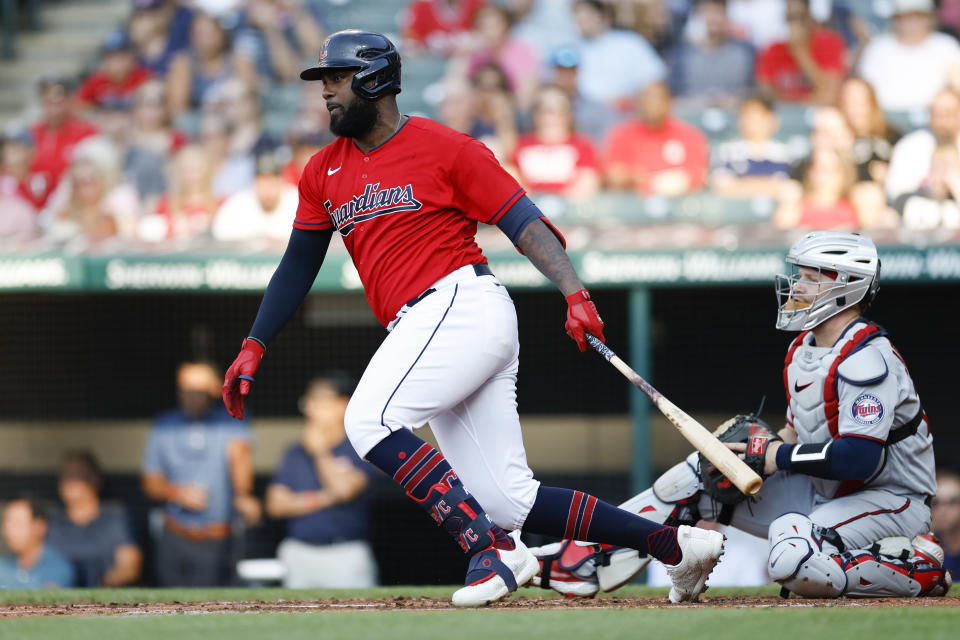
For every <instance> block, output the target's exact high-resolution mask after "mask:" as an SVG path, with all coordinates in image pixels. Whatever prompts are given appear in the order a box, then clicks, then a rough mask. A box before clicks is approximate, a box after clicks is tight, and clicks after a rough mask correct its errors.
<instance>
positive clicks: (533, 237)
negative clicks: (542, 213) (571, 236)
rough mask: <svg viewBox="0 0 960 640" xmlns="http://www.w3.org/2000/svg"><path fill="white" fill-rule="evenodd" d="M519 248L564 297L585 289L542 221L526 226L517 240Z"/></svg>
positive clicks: (553, 236)
mask: <svg viewBox="0 0 960 640" xmlns="http://www.w3.org/2000/svg"><path fill="white" fill-rule="evenodd" d="M517 247H518V248H519V249H520V251H522V252H523V255H525V256H526V257H527V259H528V260H530V262H532V263H533V266H535V267H536V268H537V270H538V271H540V273H542V274H543V275H545V276H546V277H547V278H549V280H550V282H552V283H553V284H555V285H556V286H557V288H558V289H560V292H561V293H562V294H563V295H565V296H568V295H570V294H571V293H575V292H577V291H579V290H580V289H583V283H582V282H580V278H579V277H578V276H577V272H576V271H575V270H574V268H573V264H571V262H570V258H569V257H568V256H567V252H566V251H564V249H563V245H561V244H560V241H559V240H558V239H557V236H556V235H554V233H553V231H551V230H550V228H549V227H547V225H546V224H544V222H543V221H542V220H534V221H532V222H531V223H530V224H528V225H527V226H526V228H525V229H524V230H523V231H522V232H521V233H520V236H519V237H518V238H517Z"/></svg>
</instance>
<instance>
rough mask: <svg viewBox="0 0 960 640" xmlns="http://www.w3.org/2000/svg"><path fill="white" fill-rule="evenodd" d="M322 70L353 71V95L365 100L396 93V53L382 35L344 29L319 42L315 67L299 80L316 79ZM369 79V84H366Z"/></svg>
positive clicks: (303, 72)
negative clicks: (354, 70) (321, 44)
mask: <svg viewBox="0 0 960 640" xmlns="http://www.w3.org/2000/svg"><path fill="white" fill-rule="evenodd" d="M325 69H356V70H357V72H356V73H355V74H354V76H353V84H352V87H353V92H354V93H355V94H357V95H358V96H360V97H361V98H364V99H365V100H376V99H377V98H382V97H383V96H385V95H387V94H390V93H393V94H396V93H400V54H399V53H397V48H396V47H394V46H393V43H392V42H390V40H389V39H387V37H386V36H384V35H381V34H379V33H374V32H373V31H360V30H359V29H347V30H345V31H337V32H336V33H334V34H331V35H330V36H329V37H328V38H327V39H326V40H324V41H323V48H322V49H321V50H320V60H319V61H318V62H317V64H316V66H314V67H311V68H309V69H306V70H305V71H302V72H301V73H300V79H301V80H320V79H321V77H322V74H323V72H324V70H325ZM370 80H373V84H372V85H370V86H367V83H368V82H370Z"/></svg>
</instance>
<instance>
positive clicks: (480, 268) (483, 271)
mask: <svg viewBox="0 0 960 640" xmlns="http://www.w3.org/2000/svg"><path fill="white" fill-rule="evenodd" d="M473 272H474V273H475V274H477V277H478V278H479V277H480V276H492V275H493V271H490V265H488V264H475V265H473ZM434 291H436V289H434V288H433V287H430V288H429V289H427V290H426V291H424V292H423V293H421V294H420V295H418V296H417V297H416V298H411V299H410V300H408V301H407V304H406V305H405V306H406V307H407V308H409V307H412V306H413V305H415V304H417V303H418V302H420V301H421V300H423V299H424V298H426V297H427V296H428V295H430V294H431V293H433V292H434Z"/></svg>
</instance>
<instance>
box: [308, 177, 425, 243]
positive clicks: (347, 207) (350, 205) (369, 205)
mask: <svg viewBox="0 0 960 640" xmlns="http://www.w3.org/2000/svg"><path fill="white" fill-rule="evenodd" d="M323 206H324V208H325V209H326V210H327V213H328V214H330V219H331V220H333V224H335V225H336V227H337V230H338V231H339V232H340V235H342V236H344V237H347V236H348V235H350V234H351V233H352V232H353V227H354V225H355V224H356V223H358V222H365V221H367V220H372V219H373V218H377V217H379V216H385V215H389V214H391V213H398V212H400V211H419V210H420V209H421V207H423V205H422V204H421V203H420V201H419V200H417V199H416V198H414V197H413V185H412V184H407V185H405V186H402V187H400V186H398V187H385V188H383V189H381V188H380V183H379V182H377V183H375V184H368V185H367V186H366V188H365V189H364V190H363V193H361V194H360V195H357V196H353V197H352V198H350V200H348V201H346V202H344V203H343V204H340V205H337V206H333V204H332V203H331V202H330V201H329V200H327V201H326V202H324V203H323Z"/></svg>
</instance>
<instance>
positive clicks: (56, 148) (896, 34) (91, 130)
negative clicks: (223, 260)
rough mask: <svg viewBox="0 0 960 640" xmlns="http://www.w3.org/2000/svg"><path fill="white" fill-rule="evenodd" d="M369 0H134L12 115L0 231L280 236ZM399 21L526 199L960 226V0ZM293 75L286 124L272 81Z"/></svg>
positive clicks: (618, 5) (764, 3)
mask: <svg viewBox="0 0 960 640" xmlns="http://www.w3.org/2000/svg"><path fill="white" fill-rule="evenodd" d="M357 1H359V0H345V1H338V2H336V3H333V2H329V3H328V2H327V1H325V0H134V4H133V11H132V14H131V17H130V19H129V21H128V23H127V24H126V25H124V26H123V27H121V28H119V29H118V30H117V31H116V32H114V33H112V34H111V35H110V36H109V37H108V38H107V39H106V41H105V42H104V43H103V45H102V48H101V54H100V56H99V59H98V62H97V64H96V66H95V68H93V69H91V70H90V71H89V73H87V74H86V75H85V76H84V77H83V78H80V79H79V81H78V82H74V81H72V80H69V79H65V78H54V77H50V78H43V79H42V80H41V81H40V82H39V85H38V99H39V115H38V116H37V117H36V119H35V121H33V122H30V123H28V124H25V125H23V126H18V125H11V126H9V127H8V128H7V130H6V131H5V132H4V135H3V139H2V143H3V144H2V154H0V208H2V211H3V215H2V216H0V242H2V243H4V245H6V246H20V247H36V246H40V247H49V248H61V249H66V250H78V251H82V250H87V249H91V248H102V249H104V250H116V249H118V248H135V249H137V250H150V249H152V248H156V249H159V250H170V249H174V250H175V249H179V248H184V247H192V246H202V245H209V244H213V243H227V242H234V243H236V242H240V243H245V244H246V245H248V246H250V247H252V248H274V249H276V248H280V247H282V246H283V243H284V242H285V240H286V238H287V236H288V234H289V229H290V223H291V221H292V219H293V216H294V215H295V211H296V203H297V192H296V187H297V182H298V179H299V173H300V171H301V169H302V167H303V166H304V164H305V162H306V160H307V159H308V158H309V157H310V156H311V155H312V154H314V153H316V152H317V151H318V150H320V149H321V148H322V147H323V146H324V145H325V144H327V143H329V142H330V141H331V140H332V137H331V134H330V133H329V131H328V129H327V124H328V114H327V112H326V109H325V106H324V101H323V98H322V95H321V88H320V87H319V86H317V84H318V83H302V82H300V81H299V80H298V77H297V74H298V71H299V70H300V69H301V68H304V67H305V66H306V65H308V64H309V63H310V62H311V60H312V59H313V58H315V56H316V55H317V52H318V51H319V49H320V47H321V44H322V41H323V38H324V35H325V34H326V33H327V32H328V31H329V27H328V22H330V20H329V19H330V16H331V15H333V12H335V11H337V10H338V7H342V6H343V5H345V4H349V3H350V2H357ZM398 22H399V24H398V25H397V33H391V34H390V35H391V36H393V37H395V38H396V39H397V41H398V44H399V46H400V48H401V52H402V54H403V56H404V61H405V64H406V65H407V68H408V69H409V68H411V67H414V66H415V65H416V64H417V63H418V62H422V61H442V62H443V67H442V68H443V70H442V71H441V72H439V73H438V74H437V77H436V78H433V81H432V82H431V83H430V86H428V87H415V86H411V85H410V84H409V83H408V84H406V85H405V86H406V87H407V89H406V90H407V91H422V92H423V93H424V97H425V99H426V102H427V103H428V104H430V109H429V110H428V113H427V115H433V116H434V117H436V118H437V119H438V120H440V121H442V122H444V123H446V124H448V125H449V126H451V127H453V128H455V129H457V130H460V131H463V132H465V133H468V134H470V135H472V136H474V137H476V138H478V139H480V140H482V141H483V142H484V143H486V144H487V145H488V146H489V147H490V148H491V149H492V150H493V151H494V153H495V154H496V155H497V157H498V158H499V159H500V161H501V162H502V163H503V164H504V165H505V166H507V167H508V168H509V170H510V171H511V172H512V173H513V174H514V175H515V176H516V177H517V179H518V180H519V181H520V182H521V183H522V184H523V185H524V186H525V187H526V188H527V189H528V190H529V191H531V192H532V193H534V194H552V195H555V196H558V197H560V198H563V199H564V200H565V201H567V202H570V203H575V204H576V206H578V207H581V208H584V207H585V208H589V207H590V203H591V200H592V199H594V198H595V197H598V196H601V195H602V194H604V193H610V192H619V193H621V194H632V195H633V196H635V197H636V198H637V199H640V200H642V199H646V198H653V197H659V198H680V197H686V196H694V197H696V196H697V195H698V194H702V193H710V194H711V195H715V196H718V197H720V198H723V199H725V200H729V201H732V202H736V201H741V202H744V201H754V200H756V199H765V200H766V201H769V202H770V203H771V204H770V206H769V211H771V212H772V213H771V214H770V216H769V217H767V218H765V219H764V220H763V224H764V225H767V226H769V227H770V228H772V229H793V228H836V229H866V230H871V229H908V230H913V231H920V232H935V233H939V234H940V235H942V236H944V237H953V234H954V233H955V232H956V231H957V230H958V229H960V208H958V206H957V197H958V195H960V42H958V39H957V36H958V33H960V0H939V1H938V2H935V1H934V0H874V1H869V2H867V1H856V0H410V2H409V4H408V5H407V6H406V9H405V11H403V12H402V16H401V17H400V18H399V19H398ZM357 26H361V27H362V26H364V25H357ZM291 88H292V90H293V95H294V96H295V97H294V101H295V103H296V105H295V107H294V108H293V110H292V111H291V114H292V115H290V117H284V118H283V122H282V123H281V124H280V125H279V126H277V125H276V124H275V123H273V122H272V121H271V118H270V115H271V112H270V109H271V105H272V104H273V103H274V102H275V101H273V100H271V96H274V95H279V94H281V93H283V91H288V90H290V89H291ZM403 99H404V96H401V105H402V104H403ZM791 114H792V115H791ZM797 114H800V115H799V116H797ZM787 115H790V117H791V118H792V119H793V120H796V119H797V117H799V119H800V122H799V129H798V123H797V122H790V123H786V122H784V120H785V117H786V116H787ZM274 120H276V119H275V118H274ZM268 122H269V123H270V124H269V126H268ZM728 123H729V124H728ZM788 124H789V126H787V125H788ZM788 130H789V131H788ZM744 206H750V205H749V204H745V205H744Z"/></svg>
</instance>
